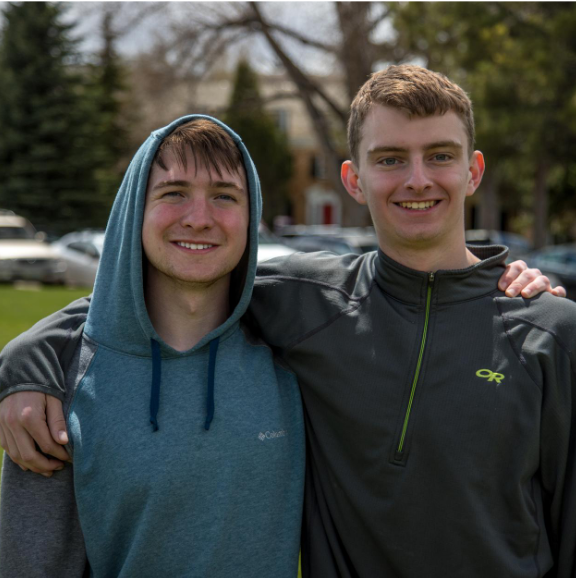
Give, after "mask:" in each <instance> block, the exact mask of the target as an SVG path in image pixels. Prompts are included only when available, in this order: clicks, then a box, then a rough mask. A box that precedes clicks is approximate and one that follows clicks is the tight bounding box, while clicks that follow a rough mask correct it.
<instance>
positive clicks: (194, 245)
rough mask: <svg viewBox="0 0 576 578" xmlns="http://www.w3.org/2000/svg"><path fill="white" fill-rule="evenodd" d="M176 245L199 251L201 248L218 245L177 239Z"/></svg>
mask: <svg viewBox="0 0 576 578" xmlns="http://www.w3.org/2000/svg"><path fill="white" fill-rule="evenodd" d="M176 245H179V246H180V247H185V248H186V249H193V250H194V251H198V250H200V249H211V248H212V247H215V246H216V245H208V244H207V243H185V242H184V241H176Z"/></svg>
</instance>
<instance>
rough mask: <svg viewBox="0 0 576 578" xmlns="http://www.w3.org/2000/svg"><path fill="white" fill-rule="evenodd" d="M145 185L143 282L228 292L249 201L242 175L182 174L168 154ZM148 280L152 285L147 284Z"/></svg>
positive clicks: (195, 169)
mask: <svg viewBox="0 0 576 578" xmlns="http://www.w3.org/2000/svg"><path fill="white" fill-rule="evenodd" d="M163 160H164V162H163V164H164V166H165V167H166V169H164V168H162V167H161V166H160V165H158V164H157V163H155V164H154V165H153V168H152V170H151V171H150V176H149V179H148V188H147V191H146V206H145V208H144V221H143V225H142V246H143V249H144V254H145V255H146V258H147V260H148V266H147V275H148V282H150V281H151V280H152V281H153V282H154V283H155V284H156V286H160V287H162V286H164V287H167V286H169V285H174V284H175V283H176V284H178V285H179V286H182V285H185V286H188V287H196V288H213V287H214V286H216V285H217V286H219V287H220V288H222V285H224V287H225V288H226V289H227V288H228V287H229V283H230V273H231V272H232V270H233V269H234V268H235V267H236V265H237V264H238V262H239V261H240V259H241V257H242V255H243V253H244V250H245V249H246V243H247V238H248V223H249V196H248V186H247V183H246V177H245V175H244V170H243V168H242V167H239V170H238V172H230V171H229V170H226V169H224V168H221V175H218V174H217V173H216V172H215V171H214V170H212V169H210V170H209V169H208V168H206V167H204V166H201V165H198V166H197V165H196V164H195V162H194V158H193V156H192V154H191V153H190V152H188V153H187V155H186V168H185V167H184V166H182V163H179V162H177V159H176V158H175V157H174V155H173V154H172V153H171V152H169V151H167V152H166V153H164V158H163ZM151 278H152V279H151Z"/></svg>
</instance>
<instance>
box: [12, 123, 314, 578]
mask: <svg viewBox="0 0 576 578" xmlns="http://www.w3.org/2000/svg"><path fill="white" fill-rule="evenodd" d="M194 118H204V117H200V116H196V115H195V116H188V117H183V118H181V119H179V120H177V121H175V122H173V123H172V124H170V125H169V126H167V127H165V128H163V129H160V130H158V131H155V132H153V133H152V134H151V136H150V137H149V138H148V139H147V140H146V142H145V143H144V144H143V145H142V147H141V148H140V150H139V151H138V152H137V154H136V156H135V157H134V159H133V160H132V163H131V164H130V167H129V168H128V171H127V173H126V176H125V178H124V181H123V183H122V186H121V188H120V191H119V193H118V196H117V197H116V200H115V202H114V206H113V208H112V212H111V216H110V220H109V223H108V227H107V231H106V239H105V243H104V251H103V254H102V259H101V263H100V268H99V271H98V275H97V279H96V285H95V288H94V296H93V300H92V304H91V306H90V311H89V314H88V319H87V322H86V326H85V330H84V335H83V339H82V344H81V346H80V348H79V351H77V354H76V359H75V363H74V370H72V371H70V372H69V375H68V376H67V382H68V383H67V392H68V393H67V398H68V399H67V403H66V405H67V406H68V408H69V409H68V427H69V433H70V438H71V450H72V451H73V456H74V466H73V476H74V479H73V486H74V495H75V500H76V504H77V508H78V519H79V522H80V527H81V530H82V533H83V535H84V543H85V547H86V554H87V559H88V562H89V565H90V571H91V574H90V575H91V576H94V577H102V578H104V577H105V578H110V577H131V578H132V577H134V578H135V577H138V578H142V577H147V576H149V577H154V578H157V577H159V576H166V577H171V578H176V577H197V578H208V577H209V578H230V577H232V576H234V577H247V578H248V577H253V578H264V577H269V576H270V577H271V576H274V577H275V578H283V577H285V578H295V576H296V574H297V566H298V552H299V540H300V525H301V512H302V500H303V483H304V429H303V417H302V409H301V401H300V394H299V391H298V387H297V383H296V380H295V377H294V376H293V374H292V373H291V372H289V371H287V370H286V369H283V368H282V367H280V366H278V365H277V364H276V363H275V362H274V360H273V357H272V354H271V351H270V349H269V348H268V347H267V346H266V345H264V344H263V343H262V342H260V341H258V340H255V339H254V338H252V337H251V336H250V335H249V334H248V333H247V332H246V329H245V328H243V327H242V325H241V322H240V319H241V317H242V315H243V314H244V312H245V310H246V308H247V306H248V303H249V301H250V296H251V294H252V285H253V282H254V276H255V271H256V257H257V246H258V224H259V220H260V212H261V196H260V189H259V183H258V178H257V174H256V171H255V169H254V165H253V163H252V161H251V159H250V156H249V155H248V152H247V150H246V148H245V146H244V144H243V143H242V141H241V140H240V138H239V137H238V136H237V135H236V134H234V133H233V132H232V131H231V130H230V129H229V128H228V127H226V126H225V125H222V124H221V123H220V122H219V121H217V120H215V119H209V120H212V121H213V122H215V123H217V124H220V125H221V126H224V128H225V129H226V130H227V131H228V132H229V133H230V134H231V136H232V137H233V139H234V140H235V142H236V143H237V145H238V147H239V149H240V150H241V152H242V155H243V158H244V166H245V169H246V174H247V179H248V184H249V189H250V232H249V258H248V260H247V270H246V282H245V284H244V287H243V290H242V293H241V295H240V297H239V300H238V303H237V304H236V306H235V308H234V310H233V312H232V314H231V315H230V317H229V318H228V319H227V320H226V321H225V322H224V323H223V324H222V325H221V326H220V327H218V328H217V329H215V330H214V331H212V332H210V333H209V334H208V335H206V336H205V337H204V338H203V339H202V340H201V341H200V342H199V343H198V344H197V345H195V346H194V347H193V348H192V349H190V350H189V351H185V352H179V351H176V350H174V349H173V348H171V347H170V346H169V345H167V344H166V343H165V342H164V341H163V340H162V338H161V337H160V336H159V335H158V334H157V333H156V331H155V330H154V328H153V326H152V324H151V322H150V319H149V317H148V313H147V311H146V306H145V302H144V292H143V276H142V274H143V268H142V257H143V256H142V245H141V230H142V219H143V211H144V200H145V192H146V185H147V180H148V173H149V171H150V168H151V164H152V161H153V158H154V155H155V152H156V150H157V148H158V146H159V144H160V143H161V141H162V140H163V138H165V137H166V136H167V135H168V134H170V133H171V132H172V131H173V130H174V129H175V128H176V127H177V126H178V125H180V124H183V123H185V122H188V121H190V120H192V119H194ZM205 118H209V117H205ZM59 473H60V472H58V473H57V474H59ZM36 477H38V476H36ZM24 483H26V482H24ZM41 526H42V524H41ZM47 531H48V530H47ZM21 540H24V541H27V542H28V544H29V550H28V551H34V549H35V548H38V547H39V544H38V541H36V542H34V541H33V538H32V537H31V536H30V528H28V532H26V529H25V528H24V529H23V530H22V535H21V536H20V537H19V539H18V541H19V542H20V541H21ZM64 567H65V564H60V567H59V568H58V571H57V572H56V573H55V574H53V575H58V576H67V574H66V572H65V571H64ZM14 575H15V576H16V575H18V574H14ZM50 575H52V574H50Z"/></svg>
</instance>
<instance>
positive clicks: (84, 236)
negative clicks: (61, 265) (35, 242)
mask: <svg viewBox="0 0 576 578" xmlns="http://www.w3.org/2000/svg"><path fill="white" fill-rule="evenodd" d="M103 247H104V231H99V230H98V231H81V232H78V233H68V234H67V235H64V236H63V237H62V238H60V239H58V241H55V242H54V243H52V248H53V249H54V250H55V251H56V252H57V253H58V254H59V255H60V257H61V259H63V260H64V261H65V262H66V273H65V282H66V285H69V286H71V287H93V286H94V281H95V279H96V271H97V270H98V264H99V263H100V255H101V254H102V248H103Z"/></svg>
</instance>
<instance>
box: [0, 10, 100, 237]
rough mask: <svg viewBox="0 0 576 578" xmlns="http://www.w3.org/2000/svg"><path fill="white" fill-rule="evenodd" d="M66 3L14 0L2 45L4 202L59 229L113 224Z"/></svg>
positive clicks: (0, 181)
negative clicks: (108, 220) (100, 187)
mask: <svg viewBox="0 0 576 578" xmlns="http://www.w3.org/2000/svg"><path fill="white" fill-rule="evenodd" d="M62 10H63V8H62V6H61V5H59V4H50V3H41V2H26V3H19V4H16V3H10V4H8V5H7V8H6V9H5V11H4V16H5V25H4V30H3V34H2V41H1V44H0V81H1V86H2V90H0V207H3V208H8V209H12V210H14V211H15V212H17V213H19V214H21V215H23V216H26V217H28V218H30V219H31V220H32V221H33V222H34V223H35V224H36V225H37V226H38V227H40V228H42V229H45V230H47V231H49V232H51V233H63V232H66V231H69V230H71V229H76V228H81V227H85V226H94V225H103V224H104V223H105V220H104V219H105V217H104V218H103V216H104V215H105V213H106V208H107V207H105V206H106V202H105V201H104V202H103V201H102V198H101V197H99V196H98V194H97V184H96V180H95V175H94V173H95V169H94V167H95V159H94V152H93V151H94V147H93V146H92V144H93V141H94V134H93V127H94V125H95V124H97V122H95V121H96V119H95V118H94V107H93V106H92V104H91V103H90V101H89V99H87V98H86V90H85V89H86V87H85V81H84V80H83V77H82V75H81V68H80V65H79V64H80V63H79V61H78V56H77V52H76V48H75V43H74V41H72V40H71V38H70V29H71V26H70V25H66V24H63V23H62V20H61V15H62Z"/></svg>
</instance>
